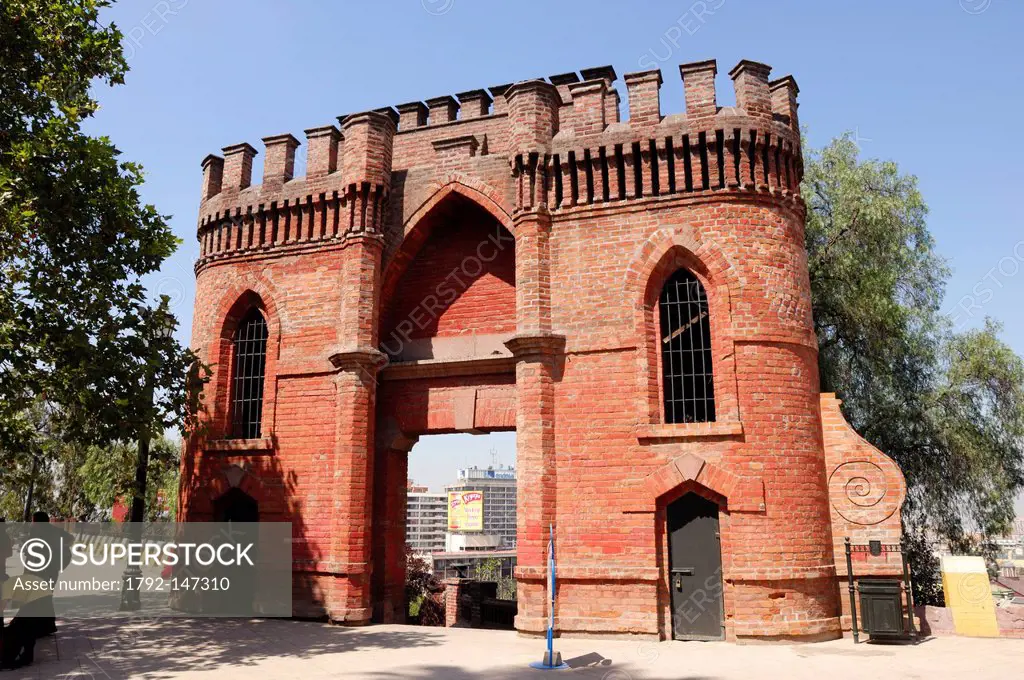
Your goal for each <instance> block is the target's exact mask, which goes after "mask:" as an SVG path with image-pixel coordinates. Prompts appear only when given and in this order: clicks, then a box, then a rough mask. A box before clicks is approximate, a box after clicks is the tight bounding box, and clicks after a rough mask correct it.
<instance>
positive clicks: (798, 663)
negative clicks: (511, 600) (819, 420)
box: [0, 619, 1024, 680]
mask: <svg viewBox="0 0 1024 680" xmlns="http://www.w3.org/2000/svg"><path fill="white" fill-rule="evenodd" d="M58 644H59V651H60V660H58V659H57V658H56V652H57V649H56V646H55V644H54V641H53V639H52V638H50V639H45V640H42V641H40V643H39V648H38V651H37V662H36V664H35V665H34V666H33V667H32V668H30V669H23V670H21V671H13V672H7V673H2V674H0V680H7V679H8V678H10V679H12V680H13V679H14V678H40V679H43V678H45V679H47V680H53V679H57V680H72V679H76V678H77V679H79V680H83V679H88V678H96V679H100V678H103V679H110V680H115V679H116V680H120V679H121V678H154V679H170V678H209V679H210V680H212V679H213V678H217V679H218V680H220V679H222V678H223V679H224V680H234V679H236V678H244V679H245V680H276V679H277V678H283V679H292V678H298V679H300V680H322V679H324V678H366V679H384V678H444V679H446V680H466V679H467V678H484V677H485V678H487V679H488V680H505V679H507V678H539V677H543V675H544V674H545V673H544V672H543V671H535V670H532V669H530V668H528V667H527V665H528V664H529V662H531V661H536V660H539V659H540V655H541V652H542V643H541V642H538V641H537V640H531V639H524V638H520V637H517V636H516V634H515V633H512V632H496V631H482V630H464V629H448V630H445V629H438V628H416V627H410V626H372V627H368V628H340V627H336V626H328V625H324V624H317V623H305V622H298V621H282V620H267V621H235V620H209V619H208V620H200V621H197V620H185V619H166V620H163V621H158V622H137V623H133V624H125V623H119V622H117V621H115V620H103V621H94V622H75V623H67V624H65V625H64V626H63V628H62V630H61V632H60V633H59V637H58ZM557 649H559V650H561V652H562V655H563V657H564V658H565V660H566V661H568V662H569V663H570V664H571V665H572V666H573V667H574V668H573V670H569V671H561V672H555V675H556V676H564V677H569V678H588V679H590V678H593V679H596V680H640V679H644V680H683V679H685V680H718V679H722V680H726V679H729V678H744V679H747V678H752V677H756V678H758V679H759V680H760V679H767V678H816V679H818V678H826V679H827V680H844V679H846V678H850V679H851V680H853V679H856V680H883V679H884V680H889V679H893V678H928V679H929V680H940V679H942V678H951V679H952V678H956V679H958V680H959V679H961V678H968V679H969V680H984V679H987V678H1001V679H1003V680H1009V679H1010V678H1021V677H1024V640H982V639H969V638H957V637H942V638H932V639H930V640H926V641H924V642H921V643H919V644H917V645H907V646H881V645H873V644H860V645H857V646H854V645H853V643H852V641H850V640H839V641H835V642H826V643H819V644H810V645H783V644H761V645H734V644H728V643H717V642H716V643H699V642H689V643H683V642H665V643H654V642H631V641H628V640H559V641H557ZM550 674H551V672H548V675H550Z"/></svg>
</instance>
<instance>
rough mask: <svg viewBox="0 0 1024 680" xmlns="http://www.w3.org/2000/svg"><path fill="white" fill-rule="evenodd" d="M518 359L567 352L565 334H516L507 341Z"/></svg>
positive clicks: (506, 344) (506, 343) (507, 345)
mask: <svg viewBox="0 0 1024 680" xmlns="http://www.w3.org/2000/svg"><path fill="white" fill-rule="evenodd" d="M505 347H508V349H509V351H510V352H512V354H513V356H515V357H516V359H523V358H527V357H533V356H543V355H548V356H557V355H560V354H563V353H564V352H565V336H564V335H560V334H558V333H536V334H531V335H515V336H513V337H511V338H509V339H508V340H506V341H505Z"/></svg>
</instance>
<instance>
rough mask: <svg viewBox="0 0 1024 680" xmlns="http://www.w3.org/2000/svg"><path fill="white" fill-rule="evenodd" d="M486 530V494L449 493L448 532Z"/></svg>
mask: <svg viewBox="0 0 1024 680" xmlns="http://www.w3.org/2000/svg"><path fill="white" fill-rule="evenodd" d="M483 530H484V492H483V491H449V492H448V531H483Z"/></svg>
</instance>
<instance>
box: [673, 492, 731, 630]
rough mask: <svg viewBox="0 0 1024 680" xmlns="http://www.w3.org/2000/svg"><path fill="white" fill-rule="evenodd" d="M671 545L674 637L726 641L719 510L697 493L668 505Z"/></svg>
mask: <svg viewBox="0 0 1024 680" xmlns="http://www.w3.org/2000/svg"><path fill="white" fill-rule="evenodd" d="M668 545H669V590H670V591H671V593H672V634H673V637H675V639H677V640H721V639H723V638H724V637H725V629H724V627H723V625H722V621H723V614H724V611H723V607H722V548H721V545H720V542H719V533H718V505H716V504H715V503H713V502H711V501H709V500H707V499H705V498H702V497H700V496H698V495H697V494H694V493H688V494H686V495H685V496H683V497H682V498H680V499H679V500H677V501H675V502H674V503H672V504H670V505H669V506H668Z"/></svg>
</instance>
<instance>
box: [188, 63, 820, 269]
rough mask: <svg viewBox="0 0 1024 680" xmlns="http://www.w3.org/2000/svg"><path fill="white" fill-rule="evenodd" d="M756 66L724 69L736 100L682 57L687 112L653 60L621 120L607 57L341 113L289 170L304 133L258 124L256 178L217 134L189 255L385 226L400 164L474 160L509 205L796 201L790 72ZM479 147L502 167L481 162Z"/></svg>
mask: <svg viewBox="0 0 1024 680" xmlns="http://www.w3.org/2000/svg"><path fill="white" fill-rule="evenodd" d="M770 71H771V69H770V67H768V66H767V65H765V64H761V63H758V62H754V61H747V60H744V61H741V62H740V63H739V64H737V65H736V67H735V68H733V69H732V70H731V71H730V72H729V76H730V77H731V78H732V80H733V84H734V89H735V97H736V104H735V106H720V105H719V103H718V100H717V96H716V91H715V78H716V75H717V73H718V68H717V64H716V62H715V61H714V60H709V61H701V62H693V63H689V64H683V65H682V66H680V67H679V74H680V77H681V79H682V85H683V91H684V95H685V102H686V112H685V113H674V114H673V113H668V114H666V113H665V112H664V111H663V107H662V106H661V99H660V94H661V90H662V88H663V87H667V85H666V84H665V81H664V74H663V73H662V72H661V71H660V70H657V69H654V70H649V71H641V72H636V73H627V74H626V75H625V76H623V78H622V80H623V82H624V83H625V91H626V96H627V98H628V103H629V112H630V114H629V119H628V120H624V121H623V120H621V119H620V97H619V92H618V90H617V88H616V83H617V82H618V75H617V74H616V73H615V70H614V69H613V68H612V67H610V66H602V67H597V68H590V69H582V70H580V71H579V72H578V73H576V72H570V73H561V74H557V75H553V76H550V77H549V78H547V79H534V80H526V81H521V82H517V83H514V84H507V85H495V86H491V87H489V88H486V89H476V90H467V91H464V92H460V93H458V94H457V95H454V96H452V95H445V96H439V97H433V98H430V99H427V100H425V101H413V102H408V103H405V104H399V105H397V106H395V107H384V108H381V109H376V110H374V111H370V112H365V113H358V114H352V115H344V116H339V117H338V121H339V126H334V125H327V126H321V127H314V128H309V129H307V130H306V131H305V142H304V146H305V151H306V163H305V165H306V173H305V175H304V176H297V175H296V167H297V154H298V153H299V152H300V149H301V148H302V147H303V142H300V141H299V139H297V138H296V137H294V136H292V135H291V134H287V133H285V134H278V135H273V136H269V137H265V138H264V139H263V144H264V149H265V150H264V158H263V164H262V165H263V177H262V181H261V183H258V184H254V182H253V177H252V171H253V164H254V160H255V157H256V156H257V154H258V152H257V150H256V149H255V148H254V147H253V146H250V145H249V144H246V143H241V144H235V145H232V146H228V147H225V148H224V149H223V155H222V156H217V155H210V156H207V158H206V159H204V161H203V164H202V166H203V184H202V200H201V208H200V218H199V229H198V238H199V241H200V246H201V249H200V261H199V263H198V265H197V266H199V267H202V266H204V265H205V264H207V263H210V262H214V261H217V260H220V259H223V258H232V257H237V256H248V255H254V254H255V255H258V254H259V253H262V252H265V251H268V250H275V251H277V250H280V249H300V250H301V249H305V248H311V247H320V246H322V245H324V244H325V243H326V244H330V243H339V244H341V243H342V242H343V241H344V239H345V238H346V235H348V234H351V233H364V232H373V233H385V232H387V226H388V224H389V220H393V219H400V217H401V216H400V215H395V216H392V215H391V213H390V212H389V207H388V206H389V198H390V196H391V192H392V185H393V184H394V180H393V176H395V173H400V172H405V171H409V170H412V169H415V170H416V171H417V172H418V173H422V172H432V173H433V174H434V175H435V176H436V177H443V176H445V175H446V174H448V173H450V172H453V171H457V172H459V173H462V174H466V175H473V174H474V173H475V172H477V170H476V168H478V167H479V168H485V169H486V172H488V173H490V174H487V175H486V176H485V175H484V174H483V173H484V172H485V171H484V170H481V171H480V172H481V174H480V177H481V178H482V179H484V180H485V181H486V182H487V183H489V184H490V185H492V186H494V188H495V190H496V191H497V192H498V193H499V194H504V195H507V196H510V197H511V201H512V205H511V206H510V208H511V209H513V210H533V209H537V208H539V207H541V206H543V207H544V208H545V209H547V210H549V211H551V212H552V214H553V215H557V214H558V213H560V212H564V211H570V210H573V209H577V208H582V207H585V206H593V207H600V206H601V205H605V204H613V203H617V202H623V201H637V200H658V199H661V198H666V199H669V198H672V199H673V200H678V199H684V200H685V199H686V198H688V197H689V198H701V197H704V196H707V195H718V194H722V193H727V192H732V193H736V194H745V195H753V196H763V197H768V198H771V199H774V200H779V201H788V202H792V203H794V204H797V203H798V201H799V187H800V179H801V175H802V162H801V151H800V130H799V122H798V118H797V94H798V92H799V89H798V88H797V85H796V81H795V80H794V79H793V78H792V77H791V76H785V77H782V78H779V79H776V80H770V79H769V77H770ZM677 82H678V81H677ZM489 156H495V158H494V159H493V160H494V161H498V160H503V161H504V162H505V163H506V165H505V167H507V168H509V172H508V173H507V174H506V175H504V176H503V177H495V176H494V173H493V168H494V167H495V166H494V165H493V163H491V160H492V159H488V157H489ZM503 182H507V183H508V184H505V185H504V186H502V185H501V183H503ZM395 186H396V187H398V188H396V189H395V190H396V191H399V190H400V189H401V187H399V186H398V185H397V184H396V185H395Z"/></svg>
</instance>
